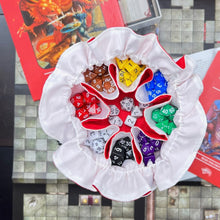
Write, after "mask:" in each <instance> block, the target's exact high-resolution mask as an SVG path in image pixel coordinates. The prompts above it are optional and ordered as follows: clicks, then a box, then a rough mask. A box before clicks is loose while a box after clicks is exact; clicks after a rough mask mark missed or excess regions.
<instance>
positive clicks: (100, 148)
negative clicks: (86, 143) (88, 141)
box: [91, 138, 105, 154]
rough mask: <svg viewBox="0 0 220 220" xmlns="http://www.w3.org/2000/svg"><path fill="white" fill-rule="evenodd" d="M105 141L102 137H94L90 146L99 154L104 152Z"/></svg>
mask: <svg viewBox="0 0 220 220" xmlns="http://www.w3.org/2000/svg"><path fill="white" fill-rule="evenodd" d="M104 147H105V141H104V139H103V138H99V139H95V140H93V141H92V146H91V148H92V149H93V150H94V151H95V152H96V153H97V154H101V153H103V152H104Z"/></svg>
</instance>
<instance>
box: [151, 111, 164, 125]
mask: <svg viewBox="0 0 220 220" xmlns="http://www.w3.org/2000/svg"><path fill="white" fill-rule="evenodd" d="M152 119H153V120H154V121H156V122H162V121H164V120H165V117H164V116H163V115H162V114H161V113H160V109H155V110H153V112H152Z"/></svg>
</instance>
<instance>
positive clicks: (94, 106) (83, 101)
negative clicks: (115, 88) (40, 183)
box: [70, 91, 102, 120]
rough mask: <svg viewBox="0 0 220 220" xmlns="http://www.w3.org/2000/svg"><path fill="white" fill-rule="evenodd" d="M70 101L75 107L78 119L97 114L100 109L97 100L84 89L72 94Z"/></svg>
mask: <svg viewBox="0 0 220 220" xmlns="http://www.w3.org/2000/svg"><path fill="white" fill-rule="evenodd" d="M70 102H71V103H72V104H73V105H74V106H75V107H76V117H78V118H79V119H80V120H84V119H86V118H88V117H89V116H90V115H96V114H99V113H101V111H102V109H101V107H100V106H99V100H98V99H97V98H96V97H95V96H93V95H91V94H89V93H88V92H86V91H84V92H82V93H77V94H75V95H74V96H72V97H71V98H70Z"/></svg>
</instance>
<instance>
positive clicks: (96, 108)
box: [88, 103, 102, 115]
mask: <svg viewBox="0 0 220 220" xmlns="http://www.w3.org/2000/svg"><path fill="white" fill-rule="evenodd" d="M101 111H102V109H101V107H100V106H98V105H97V104H96V103H94V104H92V105H90V106H89V107H88V112H89V114H90V115H97V114H99V113H101Z"/></svg>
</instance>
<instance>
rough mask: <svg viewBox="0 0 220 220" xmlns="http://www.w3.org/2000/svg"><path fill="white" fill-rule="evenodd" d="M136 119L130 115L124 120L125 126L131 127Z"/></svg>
mask: <svg viewBox="0 0 220 220" xmlns="http://www.w3.org/2000/svg"><path fill="white" fill-rule="evenodd" d="M136 121H137V119H136V118H135V117H132V116H131V115H128V116H127V118H126V119H125V124H126V125H127V126H130V127H133V126H134V125H135V123H136Z"/></svg>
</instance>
